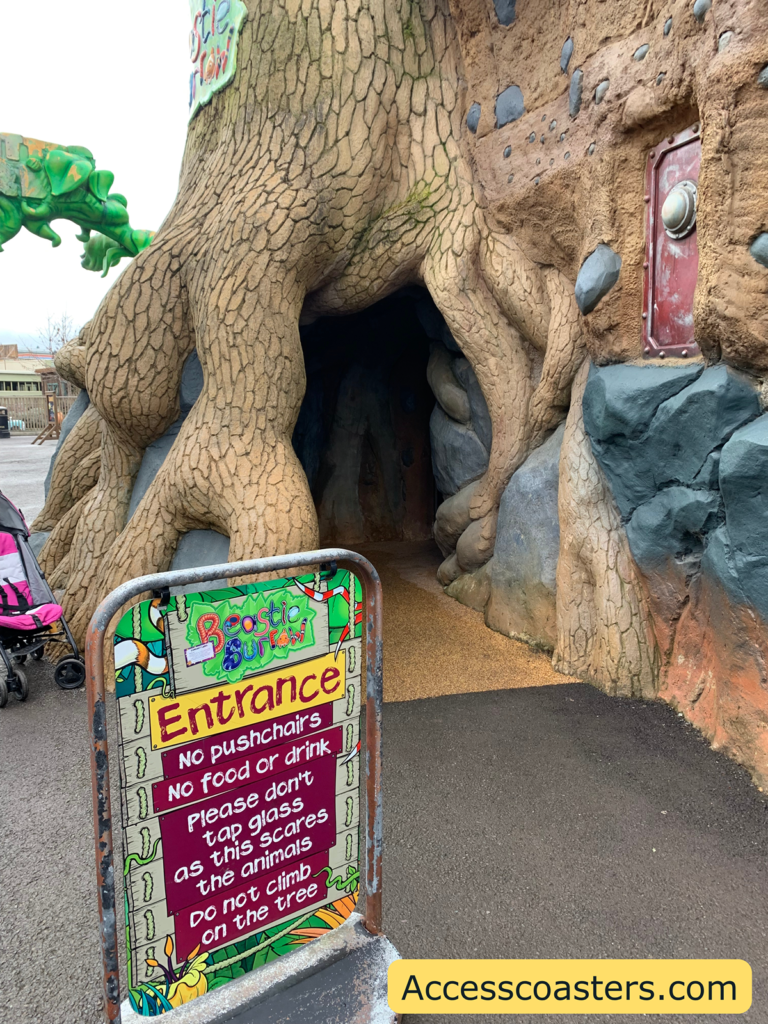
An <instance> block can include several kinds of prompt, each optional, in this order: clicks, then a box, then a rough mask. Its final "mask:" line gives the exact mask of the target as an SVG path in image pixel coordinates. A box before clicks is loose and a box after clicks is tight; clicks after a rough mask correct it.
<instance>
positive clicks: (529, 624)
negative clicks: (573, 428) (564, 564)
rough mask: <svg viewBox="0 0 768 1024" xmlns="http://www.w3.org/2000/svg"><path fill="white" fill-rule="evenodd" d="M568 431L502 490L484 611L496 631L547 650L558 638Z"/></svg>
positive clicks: (559, 431)
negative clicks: (563, 456) (562, 472)
mask: <svg viewBox="0 0 768 1024" xmlns="http://www.w3.org/2000/svg"><path fill="white" fill-rule="evenodd" d="M564 432H565V424H561V425H560V426H559V427H558V428H557V430H556V431H555V433H554V434H553V435H552V436H551V437H550V438H549V439H548V440H547V441H545V442H544V444H543V445H541V447H539V448H537V449H535V451H533V452H532V453H531V454H530V455H529V456H528V458H527V459H526V461H525V462H524V463H523V465H522V466H521V467H520V468H519V469H518V470H517V472H516V473H515V474H514V475H513V476H512V479H511V480H510V481H509V483H508V484H507V486H506V488H505V490H504V494H503V495H502V498H501V504H500V507H499V519H498V523H497V526H496V547H495V549H494V555H493V563H492V565H493V571H492V576H491V593H490V598H489V601H488V606H487V608H486V622H487V623H488V625H489V626H490V627H491V628H492V629H495V630H498V631H499V632H501V633H505V634H506V635H507V636H519V637H522V638H524V639H526V640H528V641H531V640H533V641H536V642H538V643H539V644H541V645H543V646H547V647H551V646H554V643H555V641H556V638H557V629H556V616H555V589H556V584H555V578H556V572H557V559H558V554H559V550H560V525H559V521H558V512H557V491H558V476H559V465H560V448H561V446H562V441H563V434H564Z"/></svg>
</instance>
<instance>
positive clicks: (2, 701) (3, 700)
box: [0, 676, 8, 708]
mask: <svg viewBox="0 0 768 1024" xmlns="http://www.w3.org/2000/svg"><path fill="white" fill-rule="evenodd" d="M7 703H8V686H7V684H6V682H5V676H0V708H4V707H5V705H6V704H7Z"/></svg>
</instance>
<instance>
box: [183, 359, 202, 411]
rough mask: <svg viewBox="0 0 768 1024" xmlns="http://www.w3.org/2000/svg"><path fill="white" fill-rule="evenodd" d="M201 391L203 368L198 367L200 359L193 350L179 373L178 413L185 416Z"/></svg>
mask: <svg viewBox="0 0 768 1024" xmlns="http://www.w3.org/2000/svg"><path fill="white" fill-rule="evenodd" d="M202 390H203V368H202V366H201V365H200V358H199V356H198V354H197V349H194V350H193V351H192V352H191V353H190V354H189V355H188V356H187V359H186V362H185V363H184V369H183V370H182V371H181V383H180V385H179V411H180V412H181V415H182V416H186V415H187V414H188V413H189V411H190V410H191V408H192V406H193V405H194V404H195V402H196V401H197V399H198V398H199V397H200V392H201V391H202Z"/></svg>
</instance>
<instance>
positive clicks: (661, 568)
mask: <svg viewBox="0 0 768 1024" xmlns="http://www.w3.org/2000/svg"><path fill="white" fill-rule="evenodd" d="M757 383H758V382H757V381H756V380H753V379H751V378H750V377H748V376H747V375H745V374H742V373H739V372H738V371H734V370H732V369H729V368H728V367H726V366H724V365H722V364H720V365H718V366H712V367H707V368H704V366H703V365H702V364H699V365H695V366H687V367H662V366H627V365H625V366H609V367H605V368H603V369H593V371H592V373H591V374H590V378H589V381H588V383H587V386H586V391H585V394H584V402H583V407H584V425H585V427H586V430H587V433H588V435H589V438H590V441H591V445H592V449H593V451H594V454H595V456H596V458H597V460H598V462H599V463H600V466H601V467H602V469H603V471H604V473H605V476H606V478H607V479H608V481H609V483H610V488H611V492H612V494H613V496H614V498H615V501H616V504H617V506H618V508H619V509H620V511H621V515H622V521H623V523H624V524H625V526H626V533H627V539H628V541H629V546H630V549H631V552H632V555H633V557H634V559H635V562H636V563H637V565H638V567H639V569H640V573H641V577H642V580H643V582H644V586H645V590H646V594H647V600H648V605H649V608H650V611H651V617H652V621H653V625H654V631H655V636H656V641H657V644H658V647H659V653H660V657H661V663H660V671H659V684H658V685H659V694H660V696H662V697H664V698H665V699H667V700H670V701H671V702H672V703H674V704H675V705H676V706H678V707H680V708H681V710H683V711H684V712H685V714H686V715H687V716H688V717H689V718H690V719H691V720H692V721H694V722H695V723H696V724H697V725H699V726H700V727H701V728H702V730H703V731H704V733H705V735H707V736H708V737H709V738H710V739H712V740H713V741H714V742H715V743H716V744H717V745H718V746H720V747H724V748H725V749H727V750H728V751H730V752H731V753H733V754H735V755H736V756H737V757H738V758H739V759H741V760H745V761H747V763H752V764H753V765H754V766H755V767H756V768H757V769H758V770H759V771H760V773H761V776H762V773H763V772H764V771H765V766H766V765H767V764H768V736H767V735H766V727H768V676H766V671H765V658H766V654H768V632H767V627H768V600H766V598H768V587H767V586H766V584H768V574H767V573H766V565H767V564H768V558H767V556H766V551H768V548H766V545H765V541H766V539H768V538H767V537H766V524H767V523H768V516H767V514H766V513H767V512H768V502H767V501H766V498H767V497H768V494H766V490H768V485H767V484H766V482H765V480H766V478H765V475H764V474H765V470H766V468H768V467H766V454H765V453H766V451H767V450H768V449H766V445H767V444H768V415H765V414H763V413H762V407H761V402H760V396H759V391H758V388H757Z"/></svg>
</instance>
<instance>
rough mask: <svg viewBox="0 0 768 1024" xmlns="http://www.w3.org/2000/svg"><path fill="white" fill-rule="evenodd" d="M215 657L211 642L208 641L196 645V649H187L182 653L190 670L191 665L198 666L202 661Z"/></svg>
mask: <svg viewBox="0 0 768 1024" xmlns="http://www.w3.org/2000/svg"><path fill="white" fill-rule="evenodd" d="M215 656H216V652H215V651H214V649H213V640H209V641H208V642H207V643H205V644H198V645H197V647H187V648H186V649H185V651H184V659H185V660H186V662H187V667H188V668H191V667H192V666H193V665H200V664H202V662H204V661H210V660H211V658H213V657H215Z"/></svg>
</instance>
